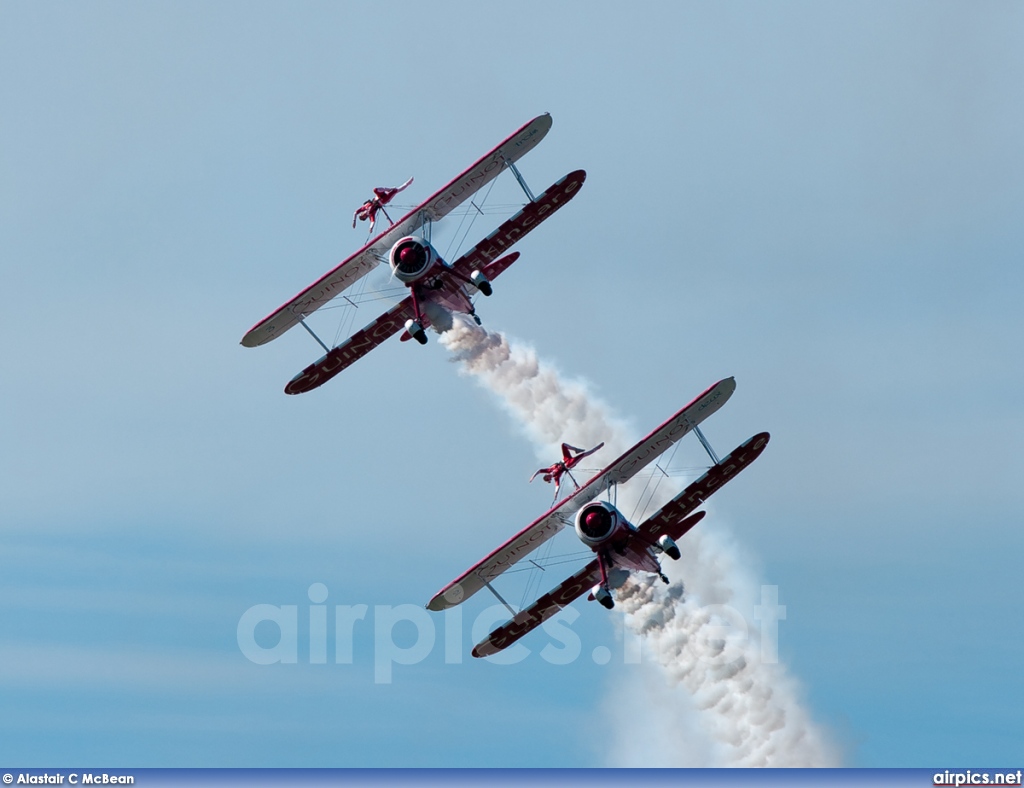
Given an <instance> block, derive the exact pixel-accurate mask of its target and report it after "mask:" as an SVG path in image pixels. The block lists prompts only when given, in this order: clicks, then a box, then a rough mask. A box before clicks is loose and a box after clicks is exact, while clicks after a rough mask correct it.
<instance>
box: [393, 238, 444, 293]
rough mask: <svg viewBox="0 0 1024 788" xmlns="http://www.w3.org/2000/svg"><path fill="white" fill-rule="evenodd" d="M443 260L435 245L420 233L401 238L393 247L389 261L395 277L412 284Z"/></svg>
mask: <svg viewBox="0 0 1024 788" xmlns="http://www.w3.org/2000/svg"><path fill="white" fill-rule="evenodd" d="M440 260H441V255H439V254H438V253H437V251H436V250H435V249H434V247H433V246H431V245H430V243H429V242H428V241H427V240H426V239H424V238H420V237H419V236H418V235H407V236H406V237H405V238H400V239H399V240H398V241H397V242H396V243H395V245H394V246H392V247H391V253H390V254H389V255H388V262H389V263H390V264H391V272H392V273H393V274H394V275H395V278H396V279H398V280H399V281H401V282H403V283H404V284H407V285H408V284H412V283H413V282H416V281H418V280H420V279H422V278H423V277H424V276H426V275H427V274H428V273H429V272H430V269H431V268H433V267H434V266H435V265H436V264H437V263H438V262H439V261H440Z"/></svg>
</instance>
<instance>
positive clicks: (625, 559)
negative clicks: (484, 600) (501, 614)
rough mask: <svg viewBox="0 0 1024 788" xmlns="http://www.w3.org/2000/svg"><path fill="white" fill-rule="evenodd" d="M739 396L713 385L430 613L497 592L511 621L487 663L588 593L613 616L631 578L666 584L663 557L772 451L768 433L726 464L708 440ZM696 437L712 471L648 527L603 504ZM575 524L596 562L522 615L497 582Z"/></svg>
mask: <svg viewBox="0 0 1024 788" xmlns="http://www.w3.org/2000/svg"><path fill="white" fill-rule="evenodd" d="M735 389H736V381H735V379H734V378H726V379H725V380H721V381H719V382H718V383H716V384H715V385H713V386H711V387H710V388H709V389H707V390H706V391H704V392H703V393H702V394H701V395H700V396H699V397H697V398H696V399H695V400H693V401H692V402H691V403H689V404H688V405H686V406H685V407H684V408H682V409H681V410H679V411H678V412H677V413H676V414H675V415H673V416H672V417H671V418H670V419H669V420H668V421H666V422H665V423H664V424H662V425H661V426H660V427H658V428H657V429H655V430H654V431H653V432H651V433H650V434H649V435H647V436H646V437H645V438H644V439H643V440H641V441H640V442H639V443H637V444H636V445H635V446H634V447H633V448H631V449H629V450H628V451H626V452H625V453H624V454H623V455H622V456H621V457H619V458H618V459H616V460H615V461H614V462H612V463H611V464H610V465H609V466H608V467H606V468H605V469H604V470H602V471H601V472H599V473H598V474H596V475H595V476H594V477H593V478H591V479H590V480H589V481H588V482H587V483H586V484H584V485H583V486H582V487H580V488H579V489H578V490H576V492H574V493H573V494H572V495H570V496H568V497H566V498H564V499H563V500H562V501H560V502H558V503H557V504H555V505H554V506H553V507H552V508H551V509H549V510H548V511H547V512H545V513H544V514H542V515H541V516H540V517H538V518H537V519H536V520H534V521H533V522H532V523H530V524H529V525H528V526H526V528H524V529H523V530H522V531H520V532H519V533H517V534H516V535H515V536H513V537H512V538H511V539H509V540H508V541H507V542H505V543H504V544H503V545H501V547H499V548H498V549H497V550H494V551H493V552H492V553H491V554H490V555H488V556H487V557H486V558H484V559H483V560H482V561H480V562H479V563H477V564H476V565H475V566H473V567H471V568H470V569H468V570H467V571H466V572H464V573H463V574H462V575H461V576H459V577H458V578H456V579H455V580H453V581H452V582H451V583H449V584H448V585H447V586H445V587H444V588H443V589H441V590H440V591H439V592H438V593H437V594H435V595H434V597H433V599H431V600H430V602H429V603H428V604H427V609H428V610H446V609H448V608H450V607H454V606H455V605H458V604H461V603H462V602H464V601H466V600H467V599H469V597H471V596H473V594H475V593H476V592H477V591H480V590H481V589H483V588H487V589H488V590H489V591H491V593H493V594H494V595H495V597H496V598H497V599H498V601H499V602H501V603H502V604H503V605H505V607H507V608H508V609H509V612H510V613H512V618H511V620H509V621H507V622H506V623H504V624H502V625H501V626H499V627H498V628H497V629H495V630H494V631H493V632H491V633H490V634H489V635H488V636H487V637H486V638H484V639H483V640H482V641H480V642H479V643H477V644H476V646H475V647H474V648H473V656H474V657H487V656H490V655H492V654H496V653H497V652H499V651H501V650H502V649H505V648H507V647H508V646H510V645H512V644H513V643H515V642H516V641H517V640H519V639H520V638H521V637H523V636H524V635H525V634H527V633H528V632H530V631H531V630H533V629H534V628H536V627H538V626H539V625H540V624H542V623H544V621H546V620H547V619H549V618H550V617H551V616H553V615H554V614H555V613H557V612H558V611H559V610H561V609H562V608H563V607H565V606H566V605H568V604H570V603H571V602H572V601H573V600H575V599H577V598H579V597H581V596H583V595H584V594H587V595H588V597H587V598H588V599H590V600H595V599H596V600H597V601H598V602H600V603H601V605H602V606H604V607H606V608H608V609H609V610H610V609H611V608H612V607H614V604H615V602H614V598H613V596H612V591H613V590H615V589H616V588H618V587H619V586H621V585H622V583H623V582H625V580H626V578H627V577H628V576H629V574H630V573H631V572H651V573H654V574H657V575H658V576H659V577H661V579H662V580H663V581H664V582H666V583H667V582H668V578H667V577H666V576H665V575H664V573H663V572H662V569H661V563H660V561H659V556H661V555H667V556H668V557H669V558H671V559H673V560H678V559H679V558H680V557H681V555H682V554H681V552H680V550H679V546H678V544H677V543H676V542H677V540H679V539H680V538H682V537H683V535H685V534H686V533H687V532H688V531H689V530H690V529H691V528H693V526H695V525H696V524H697V523H698V522H700V520H701V519H702V518H703V517H704V515H705V512H703V511H701V512H696V511H695V510H696V509H697V508H698V507H700V506H701V505H702V504H703V503H704V501H706V500H707V499H708V497H710V496H711V495H712V494H713V493H714V492H715V491H716V490H718V489H719V488H720V487H721V486H722V485H724V484H725V483H726V482H728V481H730V480H731V479H733V478H734V477H735V476H736V475H737V474H738V473H739V472H740V471H742V470H743V469H744V468H746V467H747V466H748V465H750V464H751V463H752V462H753V461H754V460H755V459H757V457H758V456H759V455H760V454H761V452H762V451H764V448H765V446H766V445H767V444H768V440H769V435H768V433H767V432H760V433H758V434H757V435H755V436H753V437H752V438H750V439H749V440H747V441H744V442H743V443H741V444H740V445H739V446H738V447H736V448H735V449H734V450H733V451H731V452H730V453H729V454H727V455H726V456H725V457H723V458H721V459H719V458H718V456H717V455H716V454H715V452H714V450H713V449H712V447H711V444H710V443H708V441H707V439H706V438H705V437H704V434H703V433H702V432H701V430H700V426H699V425H700V424H701V423H702V422H703V421H704V420H705V419H706V418H708V416H710V415H711V414H713V413H715V412H716V411H717V410H718V409H719V408H721V407H722V405H724V404H725V402H726V401H727V400H728V399H729V397H731V396H732V393H733V391H735ZM690 432H693V433H695V434H696V436H697V438H698V440H700V442H701V444H702V445H703V447H704V449H705V450H706V451H707V453H708V455H709V456H710V458H711V461H712V465H711V467H710V468H709V470H708V471H707V472H706V473H704V474H703V475H702V476H701V477H700V478H699V479H697V480H696V481H694V482H693V483H692V484H690V485H689V486H687V488H686V489H685V490H683V491H682V492H681V493H679V494H678V495H677V496H675V498H673V499H672V500H671V501H669V502H668V503H667V504H665V506H663V507H662V508H661V509H659V510H658V511H657V512H656V513H655V514H653V515H652V516H651V517H648V518H647V519H646V520H645V521H644V522H643V523H641V524H640V525H633V524H632V523H631V522H629V520H628V519H626V517H625V516H624V515H623V514H622V513H621V512H620V511H619V510H618V509H616V508H615V505H614V504H613V503H612V502H611V501H610V500H598V498H600V497H601V496H602V495H604V494H605V493H609V492H612V491H614V489H615V487H616V486H617V485H619V484H622V483H624V482H627V481H629V480H630V479H632V478H633V477H634V476H636V474H637V473H639V472H640V471H641V470H643V469H644V468H645V467H647V466H648V465H649V464H650V463H652V462H653V461H654V460H655V459H657V458H658V457H659V456H660V455H661V454H662V453H664V452H665V450H666V449H667V448H669V447H670V446H671V445H672V444H674V443H676V442H677V441H679V440H680V439H681V438H682V437H683V436H685V435H687V434H689V433H690ZM570 524H573V525H574V527H575V530H576V535H577V536H578V537H579V539H580V541H582V542H583V544H584V545H586V546H587V547H588V548H590V549H591V550H592V551H593V552H594V558H593V559H592V560H591V561H590V562H589V563H587V565H586V566H584V567H583V568H582V569H580V570H579V571H578V572H576V573H575V574H573V575H572V576H571V577H569V578H568V579H567V580H565V581H564V582H562V583H560V584H559V585H558V586H556V587H555V588H553V589H552V590H551V591H549V592H548V593H546V594H544V595H543V596H542V597H540V598H539V599H538V600H537V601H535V602H534V603H533V604H531V605H530V606H529V607H527V608H525V609H523V610H521V611H519V612H516V611H515V610H514V609H513V608H512V607H511V605H509V604H508V602H506V601H505V600H504V599H503V598H502V597H501V595H500V594H499V593H498V592H497V591H496V590H495V588H494V586H493V585H492V581H493V580H494V579H495V578H497V577H498V576H499V575H501V574H502V573H503V572H505V571H507V570H508V569H510V568H511V567H512V566H513V565H514V564H515V563H517V562H518V561H520V560H522V559H523V558H525V557H526V556H527V555H529V554H530V553H531V552H533V551H534V550H536V549H537V548H538V547H540V545H542V544H543V543H544V542H546V541H547V540H548V539H550V538H551V537H553V536H554V535H555V534H556V533H558V532H559V531H561V530H562V529H563V528H565V527H566V526H568V525H570Z"/></svg>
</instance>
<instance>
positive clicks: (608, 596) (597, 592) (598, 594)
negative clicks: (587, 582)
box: [590, 584, 615, 610]
mask: <svg viewBox="0 0 1024 788" xmlns="http://www.w3.org/2000/svg"><path fill="white" fill-rule="evenodd" d="M590 595H591V596H592V597H594V599H596V600H597V601H598V602H600V603H601V604H602V605H603V606H604V607H605V608H607V609H608V610H611V609H612V608H613V607H615V600H614V599H612V593H611V591H609V590H608V589H607V588H605V587H604V586H603V585H600V584H599V585H596V586H594V587H593V588H592V589H591V590H590Z"/></svg>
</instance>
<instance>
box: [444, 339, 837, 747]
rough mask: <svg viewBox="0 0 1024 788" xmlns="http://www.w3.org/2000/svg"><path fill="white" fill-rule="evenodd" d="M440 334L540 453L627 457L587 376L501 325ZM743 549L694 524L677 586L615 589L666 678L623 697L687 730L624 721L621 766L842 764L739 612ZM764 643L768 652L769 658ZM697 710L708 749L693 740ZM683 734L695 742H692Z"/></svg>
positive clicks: (639, 583) (649, 582)
mask: <svg viewBox="0 0 1024 788" xmlns="http://www.w3.org/2000/svg"><path fill="white" fill-rule="evenodd" d="M441 343H442V344H443V345H444V346H445V347H446V348H448V350H449V351H451V352H452V354H453V360H454V361H457V362H459V364H460V368H461V371H463V372H464V373H466V374H469V375H472V376H474V377H475V378H476V379H477V380H478V381H479V382H480V383H481V384H483V385H484V386H485V387H486V388H488V389H489V390H490V391H492V392H493V393H494V394H496V395H497V396H498V397H499V400H500V402H501V403H502V405H503V406H504V407H505V408H506V409H507V410H508V411H509V412H510V413H511V415H512V416H513V417H514V418H515V419H516V421H517V422H518V423H519V424H520V425H521V426H522V427H523V428H524V429H525V431H526V433H527V436H528V437H529V438H530V439H531V440H532V441H533V442H534V444H535V446H536V448H537V450H538V456H539V457H540V458H541V459H542V460H544V459H545V458H548V457H549V456H552V454H557V452H558V447H559V444H560V443H561V441H563V440H572V441H574V442H575V441H577V440H579V441H582V442H583V443H582V445H593V444H596V443H598V442H600V441H602V440H603V441H605V443H606V448H605V449H604V450H603V451H602V454H603V456H602V457H601V458H600V459H602V460H605V459H608V460H610V459H611V458H614V457H617V456H618V455H619V454H621V453H622V452H623V451H625V449H626V448H628V447H629V446H630V445H632V443H633V442H634V439H633V438H632V436H631V435H630V434H629V430H628V429H627V428H626V427H625V426H624V424H623V422H622V421H621V420H620V419H618V418H616V417H615V416H614V415H612V414H611V412H610V410H609V408H608V407H607V406H606V405H605V404H603V403H601V402H599V401H596V400H595V399H594V398H593V397H592V396H591V395H590V394H589V393H588V391H587V387H586V385H585V384H583V383H582V382H578V381H567V380H565V379H563V377H562V376H561V375H560V374H559V372H558V370H557V369H555V368H554V367H553V366H552V365H551V364H549V363H547V362H543V361H541V360H539V359H538V358H537V354H536V352H535V351H534V350H533V349H532V348H529V347H524V346H519V345H511V344H510V343H509V341H508V340H507V339H506V338H505V336H504V335H502V334H500V333H492V332H488V331H485V330H484V329H481V328H478V327H477V326H475V325H472V324H470V323H469V322H468V321H462V320H458V319H456V321H455V324H454V326H453V328H452V329H451V330H450V331H447V332H445V333H444V334H443V335H442V337H441ZM661 493H662V494H661V495H660V496H658V497H657V498H656V499H655V500H654V501H652V502H651V503H650V504H648V506H651V507H657V506H660V505H662V504H663V503H665V502H666V501H667V500H668V499H669V498H670V497H671V496H672V495H673V494H674V491H668V490H663V491H661ZM637 499H638V498H637V495H636V492H635V491H632V495H630V491H629V490H627V489H623V490H622V491H620V493H619V503H620V505H621V504H625V507H621V506H620V508H624V510H625V511H626V513H627V514H628V513H629V508H628V507H629V506H630V505H632V504H633V503H635V502H636V501H637ZM650 510H652V509H649V511H650ZM704 530H705V531H706V529H704ZM736 556H737V553H736V551H735V550H734V549H732V548H731V547H730V546H728V545H726V544H724V543H723V542H722V541H721V540H720V539H717V538H715V537H714V536H709V535H707V533H703V532H702V529H701V528H697V529H695V530H694V531H691V532H690V533H689V534H687V535H686V541H685V546H684V549H683V559H681V560H680V561H677V562H671V561H668V562H665V563H666V566H665V569H666V573H667V574H668V575H669V577H670V579H672V583H671V585H669V586H667V587H665V586H663V585H660V584H659V583H658V582H657V581H655V580H653V579H651V578H646V577H641V576H635V577H633V578H631V579H630V580H629V581H627V583H626V585H624V586H623V587H622V588H620V589H619V590H618V591H617V592H616V601H617V605H616V609H617V610H620V611H622V612H623V613H624V614H625V615H624V622H625V626H626V627H627V628H628V629H629V630H630V631H631V632H634V633H636V634H638V635H639V636H640V637H641V640H642V642H643V644H644V648H645V650H646V652H647V654H648V655H652V656H654V658H655V660H656V665H655V666H652V664H651V662H650V660H649V659H648V660H647V662H646V663H645V664H644V665H643V668H644V669H646V670H651V669H653V670H655V671H657V673H658V674H659V678H660V681H659V683H660V685H661V689H660V690H658V691H652V690H651V688H650V686H649V682H648V686H646V687H641V690H642V691H641V693H640V694H639V696H638V695H637V694H635V693H632V692H628V691H627V692H625V693H623V692H620V693H618V695H619V697H617V698H616V702H622V701H624V700H625V702H630V701H633V702H635V700H636V698H637V697H641V698H644V700H645V701H646V706H645V708H644V709H643V710H642V712H643V716H647V714H648V713H649V712H650V711H652V710H656V711H657V716H656V719H658V720H659V723H660V724H662V725H663V724H665V722H666V721H669V722H671V721H672V720H675V721H676V725H675V726H674V727H676V730H675V733H677V734H678V738H676V740H675V744H674V746H673V745H672V742H671V738H672V737H671V731H670V732H669V733H670V735H669V737H668V740H667V741H666V742H665V746H654V747H652V746H651V741H650V736H649V731H648V730H647V726H644V728H643V730H642V731H640V729H638V728H636V727H635V726H622V728H621V729H619V730H617V734H618V739H619V741H618V742H617V746H616V747H613V748H611V751H610V754H609V762H610V764H611V765H618V766H707V765H720V766H834V765H838V763H839V757H838V753H837V750H836V749H835V747H834V746H833V745H832V744H831V743H830V741H829V740H828V738H827V737H826V735H825V734H824V732H823V731H822V730H821V729H820V728H818V726H817V725H815V723H814V722H813V721H812V720H811V718H810V715H809V714H808V712H807V711H806V710H805V709H804V708H803V705H802V704H801V702H800V699H799V693H798V689H797V687H796V684H795V682H794V681H793V680H792V679H791V678H789V677H788V676H787V675H786V671H785V669H784V668H783V666H782V665H781V664H778V663H777V660H775V659H774V653H775V651H774V643H771V642H766V641H765V642H763V640H764V638H763V637H762V635H761V634H760V633H758V632H755V631H753V628H752V627H746V626H745V622H746V621H750V620H751V615H749V614H748V615H745V616H740V615H739V613H738V612H737V611H736V609H735V608H736V606H737V605H739V600H740V599H741V598H742V599H750V600H752V599H753V598H754V595H753V584H752V583H750V582H749V581H748V580H746V578H745V576H744V573H743V572H742V571H741V569H740V568H739V566H738V561H737V557H736ZM681 578H685V581H686V582H685V587H684V584H683V582H682V580H681ZM684 588H685V591H684ZM730 625H731V626H730ZM764 637H769V638H770V633H769V635H767V636H764ZM762 646H765V647H766V648H764V649H763V648H762ZM766 653H767V654H768V656H769V658H768V659H762V655H763V654H766ZM648 678H649V677H648ZM666 684H667V685H668V687H669V689H668V691H666V687H665V685H666ZM679 688H682V689H683V690H685V695H682V696H681V695H680V694H679ZM634 689H635V688H634ZM619 711H620V712H621V708H620V709H619ZM694 721H696V722H697V727H698V728H699V729H700V730H701V731H702V732H703V733H704V734H705V736H704V739H705V742H704V743H705V744H707V745H709V746H710V750H711V751H710V752H709V751H706V750H705V749H704V748H694V747H693V746H692V744H693V740H692V738H690V737H691V735H692V729H693V728H694V724H693V722H694ZM638 731H639V735H637V732H638ZM630 736H633V737H634V738H633V739H632V740H631V739H630V738H629V737H630ZM683 741H688V742H690V743H691V746H688V747H684V746H683Z"/></svg>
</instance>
